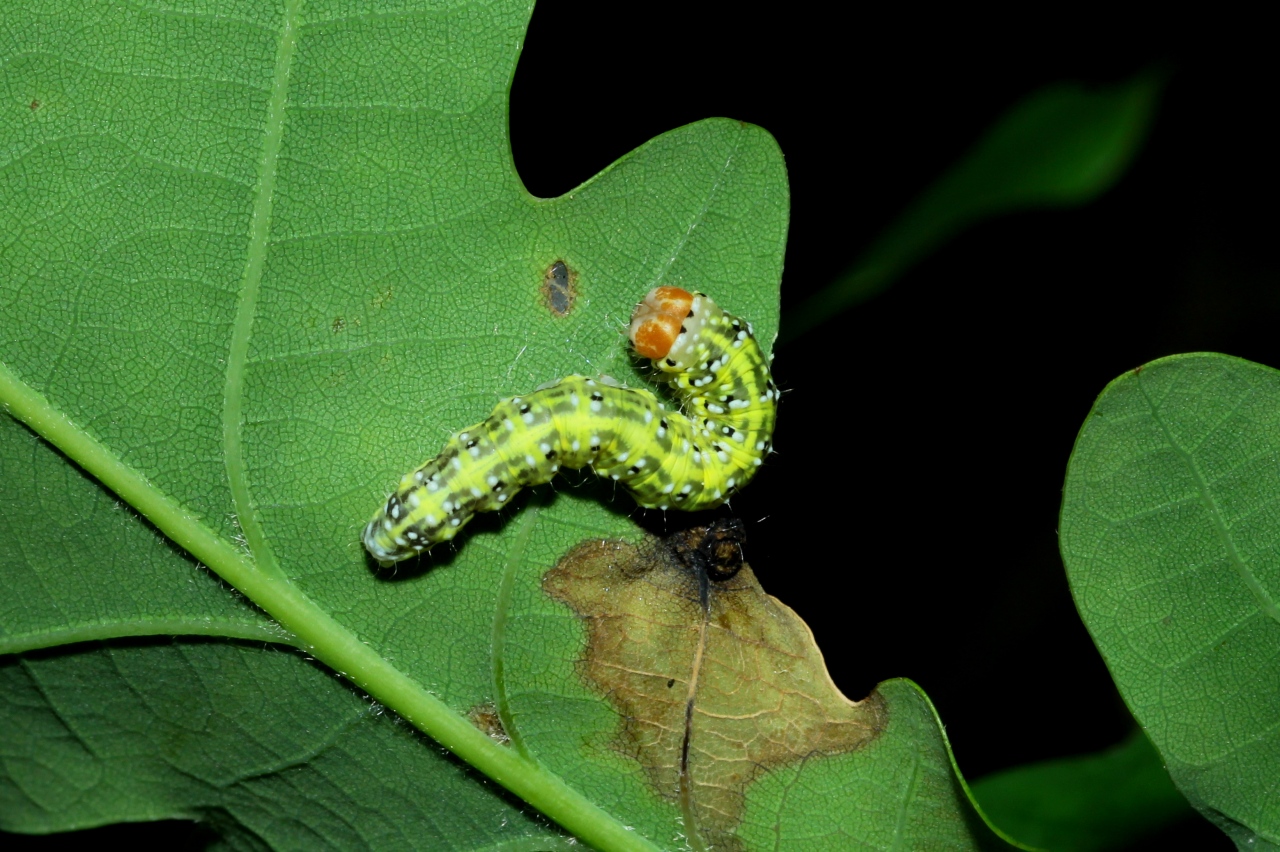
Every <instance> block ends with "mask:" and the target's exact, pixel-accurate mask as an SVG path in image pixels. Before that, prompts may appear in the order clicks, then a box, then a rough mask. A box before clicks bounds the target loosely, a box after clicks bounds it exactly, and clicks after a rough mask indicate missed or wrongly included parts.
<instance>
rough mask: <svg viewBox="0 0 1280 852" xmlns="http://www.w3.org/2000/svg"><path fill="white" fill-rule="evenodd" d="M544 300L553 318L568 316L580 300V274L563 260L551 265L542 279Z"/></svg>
mask: <svg viewBox="0 0 1280 852" xmlns="http://www.w3.org/2000/svg"><path fill="white" fill-rule="evenodd" d="M542 299H543V302H544V303H545V304H546V306H547V310H549V311H551V313H552V315H553V316H557V317H564V316H568V315H569V312H570V311H572V310H573V305H574V302H576V301H577V299H578V273H576V272H574V271H573V270H572V269H570V268H569V266H568V265H567V264H566V263H565V262H564V261H563V260H557V261H556V262H555V263H553V264H551V266H549V267H548V268H547V272H546V275H544V276H543V279H542Z"/></svg>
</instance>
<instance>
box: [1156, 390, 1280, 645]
mask: <svg viewBox="0 0 1280 852" xmlns="http://www.w3.org/2000/svg"><path fill="white" fill-rule="evenodd" d="M1135 381H1137V383H1138V390H1139V391H1141V393H1142V398H1143V399H1144V400H1145V401H1146V403H1147V408H1148V409H1149V410H1150V412H1151V419H1152V420H1154V421H1155V423H1156V425H1157V426H1159V427H1160V432H1161V434H1163V435H1164V438H1165V440H1166V441H1168V443H1169V446H1170V447H1172V448H1173V451H1174V452H1176V453H1177V454H1178V456H1179V458H1181V459H1182V461H1183V463H1184V464H1186V466H1187V469H1188V470H1190V471H1191V475H1192V476H1193V477H1195V482H1196V489H1197V490H1198V491H1199V492H1200V498H1201V500H1202V501H1203V502H1204V506H1205V508H1206V509H1208V511H1209V517H1210V519H1211V520H1212V522H1213V525H1214V528H1215V529H1216V530H1217V531H1218V537H1219V538H1220V539H1221V540H1222V543H1223V546H1224V547H1225V548H1226V551H1227V556H1228V558H1229V559H1230V561H1231V565H1232V567H1234V568H1235V570H1236V574H1237V575H1239V577H1240V580H1241V582H1243V583H1244V584H1245V587H1246V588H1247V589H1249V592H1250V593H1251V594H1252V595H1253V597H1254V599H1255V600H1256V601H1257V602H1258V606H1259V607H1260V608H1261V609H1262V611H1263V613H1265V614H1266V615H1267V616H1268V617H1269V618H1271V619H1272V620H1273V621H1275V622H1278V623H1280V606H1277V604H1276V602H1275V601H1274V600H1272V598H1271V596H1270V595H1269V594H1268V593H1267V590H1266V588H1265V587H1264V586H1263V585H1262V583H1261V582H1259V580H1258V578H1257V577H1256V576H1254V574H1253V572H1252V571H1250V570H1249V568H1248V565H1247V563H1246V561H1245V559H1244V557H1243V556H1241V554H1240V551H1239V549H1238V548H1237V547H1236V541H1235V538H1234V537H1233V536H1232V535H1231V529H1230V527H1229V526H1227V521H1226V519H1225V518H1224V517H1223V516H1222V510H1221V509H1219V507H1218V501H1217V500H1215V499H1214V496H1213V490H1212V487H1211V486H1210V485H1209V482H1208V480H1207V479H1206V478H1205V476H1204V473H1203V472H1202V471H1201V470H1200V466H1199V465H1198V464H1197V463H1196V460H1195V456H1193V455H1192V454H1191V452H1189V451H1188V450H1186V449H1185V448H1184V447H1183V446H1182V444H1180V443H1179V442H1178V441H1177V439H1176V438H1175V437H1174V435H1173V433H1172V431H1170V429H1169V425H1168V424H1167V423H1166V422H1165V421H1164V418H1162V417H1161V416H1160V407H1159V405H1157V403H1156V401H1155V400H1154V399H1152V398H1151V394H1150V393H1148V391H1147V386H1146V383H1145V381H1144V379H1143V377H1142V374H1141V373H1139V374H1138V375H1137V376H1136V377H1135Z"/></svg>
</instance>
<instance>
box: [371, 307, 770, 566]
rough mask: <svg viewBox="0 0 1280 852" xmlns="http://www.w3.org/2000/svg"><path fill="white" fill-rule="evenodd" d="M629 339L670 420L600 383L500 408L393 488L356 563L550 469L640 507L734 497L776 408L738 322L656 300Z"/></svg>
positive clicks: (547, 475) (406, 544) (409, 549)
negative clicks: (589, 480)
mask: <svg viewBox="0 0 1280 852" xmlns="http://www.w3.org/2000/svg"><path fill="white" fill-rule="evenodd" d="M629 336H630V338H631V341H632V345H633V346H634V347H635V349H636V351H637V352H638V353H639V354H641V355H642V356H644V357H647V358H650V359H651V360H652V361H653V366H654V368H655V377H656V378H658V379H660V380H662V381H665V382H667V383H668V384H669V385H670V387H671V394H672V396H673V397H674V398H675V400H676V401H677V402H678V403H679V404H680V406H681V408H682V409H683V411H669V410H667V408H666V407H665V406H664V404H663V403H662V402H660V401H659V400H658V398H657V397H656V396H654V395H653V393H651V392H650V391H648V390H646V389H644V388H625V387H620V386H619V385H618V384H617V383H616V382H614V381H613V380H612V379H610V378H608V377H607V376H604V377H600V378H597V379H590V378H586V377H584V376H568V377H566V378H563V379H560V380H559V381H557V382H554V383H552V384H549V385H546V386H543V387H541V388H539V389H538V390H535V391H533V392H532V393H529V394H526V395H524V396H517V397H513V398H511V399H508V400H503V401H502V402H500V403H498V405H497V406H496V407H495V408H494V410H493V413H491V414H490V415H489V417H488V418H487V419H486V420H484V421H483V422H481V423H477V424H475V425H474V426H470V427H468V428H466V429H463V430H462V431H461V432H458V433H457V434H455V435H454V436H453V437H452V438H450V439H449V441H448V442H447V443H446V444H445V446H444V449H443V450H442V451H441V452H440V454H439V455H437V456H436V457H435V458H433V459H431V460H430V461H428V462H426V463H425V464H424V465H422V466H421V467H420V468H418V469H417V470H415V471H412V472H411V473H409V474H406V475H405V477H404V478H403V479H402V480H401V481H400V484H399V486H397V488H396V490H395V491H394V492H393V493H392V494H391V495H390V496H389V497H388V498H387V502H386V505H385V506H384V507H383V508H382V509H380V510H379V511H378V513H377V514H376V515H374V517H373V519H372V520H371V521H370V522H369V524H368V525H367V526H366V527H365V530H364V534H363V541H364V545H365V547H366V549H368V551H369V553H370V554H371V555H372V556H373V557H374V558H375V559H376V560H378V561H379V562H381V563H389V562H396V561H399V560H402V559H408V558H410V557H412V556H415V555H417V554H419V553H421V552H423V551H424V550H427V549H428V548H430V547H431V546H432V545H435V544H439V543H440V542H442V541H448V540H449V539H451V538H453V537H454V536H455V535H457V533H458V531H459V530H461V529H462V528H463V527H464V526H465V525H466V524H467V522H468V521H469V520H471V518H472V517H473V516H474V515H475V513H476V512H487V511H493V510H496V509H500V508H502V506H503V505H505V504H506V503H507V502H508V501H510V499H511V498H512V497H513V496H515V494H516V493H518V492H519V491H520V489H521V488H524V487H526V486H529V485H539V484H542V483H544V482H547V481H549V480H550V479H551V478H552V477H554V476H555V475H556V473H557V472H558V471H559V470H560V469H561V468H573V469H579V468H591V469H592V470H593V471H595V473H597V474H598V475H600V476H603V477H608V478H610V479H613V480H615V481H617V482H619V483H621V484H623V485H625V486H626V487H627V489H628V490H629V491H630V492H631V493H632V495H633V496H634V497H635V499H636V502H637V503H639V504H640V505H641V506H644V507H646V508H658V509H667V508H677V509H683V510H688V511H692V510H697V509H709V508H712V507H715V506H718V505H720V504H721V503H723V502H724V501H725V500H727V499H728V498H729V497H730V496H731V495H732V494H733V493H734V492H735V491H736V490H737V489H739V488H741V487H742V486H743V485H745V484H746V483H747V481H748V480H750V478H751V477H752V476H753V475H754V473H755V470H756V468H757V467H759V466H760V464H761V462H762V460H763V459H764V457H765V456H766V455H767V454H768V453H769V452H770V450H771V439H772V435H773V426H774V422H775V418H776V414H777V398H778V394H777V390H776V388H775V387H774V385H773V382H772V379H771V378H770V374H769V360H768V358H767V357H766V356H765V354H764V353H763V351H762V350H761V349H760V346H759V344H758V343H757V342H756V340H755V338H754V336H753V335H752V331H751V325H750V323H747V322H746V321H745V320H741V319H739V318H737V317H735V316H733V315H731V314H728V313H725V312H724V311H723V310H721V308H720V307H719V306H718V305H716V303H715V302H714V301H713V300H712V299H711V298H710V297H708V296H704V295H702V294H691V293H689V292H687V291H684V290H681V289H679V288H675V287H659V288H656V289H654V290H652V291H651V292H650V293H649V294H648V295H647V296H646V297H645V299H644V301H643V302H641V303H640V305H638V306H637V308H636V310H635V313H634V315H633V317H632V323H631V329H630V332H629Z"/></svg>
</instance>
